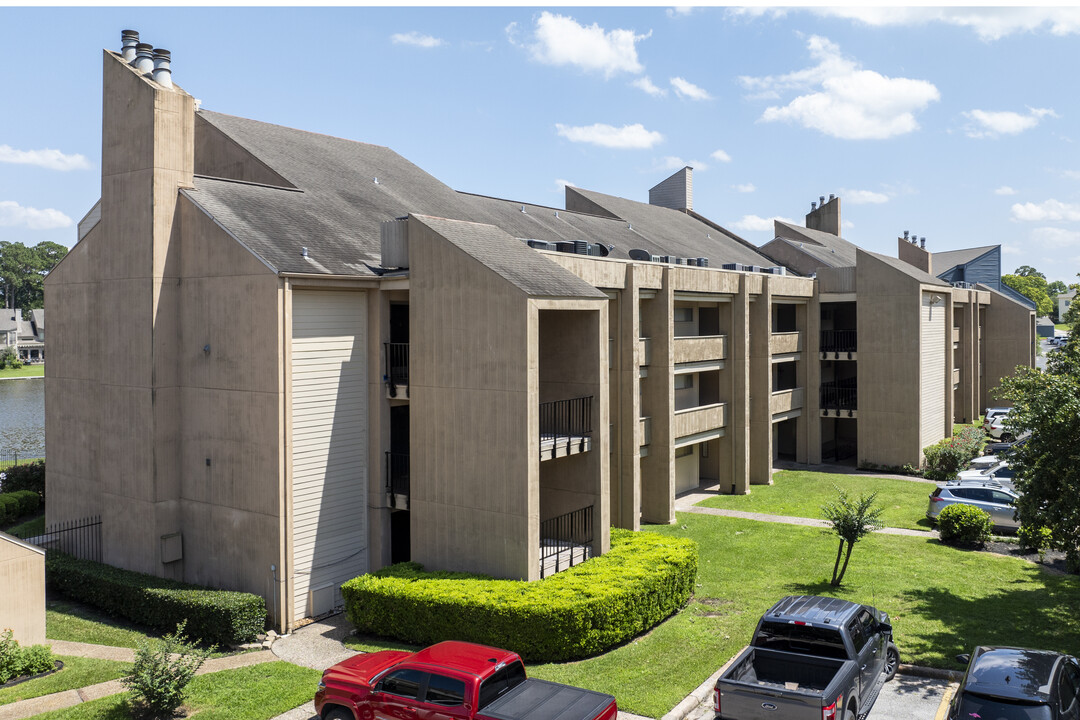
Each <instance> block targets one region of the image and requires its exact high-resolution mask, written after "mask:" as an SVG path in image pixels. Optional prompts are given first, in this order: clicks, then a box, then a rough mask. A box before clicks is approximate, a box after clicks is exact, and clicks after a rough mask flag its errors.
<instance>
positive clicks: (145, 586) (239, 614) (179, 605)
mask: <svg viewBox="0 0 1080 720" xmlns="http://www.w3.org/2000/svg"><path fill="white" fill-rule="evenodd" d="M45 577H46V579H47V580H48V582H49V584H50V585H52V586H54V587H56V588H57V589H59V590H62V591H63V592H64V594H66V595H68V596H69V597H71V598H73V599H75V600H79V601H82V602H84V603H86V604H88V605H92V606H94V607H96V608H99V609H101V610H104V611H105V612H106V613H108V614H109V615H114V616H117V617H123V618H127V619H128V620H131V621H132V622H136V623H140V624H142V625H147V626H149V627H152V628H156V629H158V630H160V631H162V632H173V631H175V630H176V626H177V624H178V623H180V622H181V621H183V620H187V629H186V630H185V634H186V635H187V636H188V637H191V638H194V639H197V640H198V641H199V642H202V643H206V644H216V645H225V646H228V645H236V644H239V643H243V642H248V641H250V640H253V639H254V638H255V636H256V635H258V634H259V633H261V632H262V631H263V628H264V627H265V625H266V603H265V602H264V601H263V599H262V598H261V597H259V596H258V595H252V594H251V593H242V592H232V591H228V590H211V589H209V588H205V587H201V586H199V585H189V584H187V583H182V582H177V581H175V580H168V579H166V578H159V577H154V576H153V575H146V574H143V573H138V572H132V571H131V570H121V569H120V568H116V567H113V566H111V565H103V564H101V563H96V562H92V561H90V560H79V559H76V558H73V557H71V556H70V555H65V554H63V553H59V552H55V551H50V552H49V553H48V555H47V556H46V559H45Z"/></svg>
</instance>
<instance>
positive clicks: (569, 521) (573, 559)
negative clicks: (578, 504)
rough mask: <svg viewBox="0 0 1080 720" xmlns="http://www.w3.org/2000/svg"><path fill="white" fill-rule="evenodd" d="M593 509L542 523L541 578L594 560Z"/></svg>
mask: <svg viewBox="0 0 1080 720" xmlns="http://www.w3.org/2000/svg"><path fill="white" fill-rule="evenodd" d="M592 541H593V506H592V505H589V506H588V507H583V508H581V509H579V510H574V511H573V512H568V513H566V514H565V515H559V516H558V517H554V518H551V519H550V520H544V521H542V522H541V523H540V577H547V576H548V575H552V574H554V573H557V572H559V571H560V570H565V569H567V568H569V567H572V566H574V565H577V564H578V563H580V562H584V561H585V560H588V559H589V558H590V557H592Z"/></svg>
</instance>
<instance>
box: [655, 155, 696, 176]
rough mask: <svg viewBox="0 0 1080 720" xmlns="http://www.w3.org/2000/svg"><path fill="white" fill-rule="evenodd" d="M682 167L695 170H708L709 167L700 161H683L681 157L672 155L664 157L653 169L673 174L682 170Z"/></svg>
mask: <svg viewBox="0 0 1080 720" xmlns="http://www.w3.org/2000/svg"><path fill="white" fill-rule="evenodd" d="M684 167H692V168H694V169H695V170H708V169H709V166H708V165H706V164H705V163H703V162H701V161H700V160H683V159H682V158H681V157H675V156H673V155H668V156H665V157H664V158H663V159H661V160H660V162H659V163H657V164H656V166H655V167H654V168H653V169H654V170H657V171H663V172H675V171H676V170H682V169H683V168H684Z"/></svg>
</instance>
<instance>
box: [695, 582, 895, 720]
mask: <svg viewBox="0 0 1080 720" xmlns="http://www.w3.org/2000/svg"><path fill="white" fill-rule="evenodd" d="M899 660H900V657H899V653H898V652H897V650H896V646H895V645H893V642H892V626H891V625H890V624H889V616H888V615H886V614H885V613H883V612H881V611H879V610H876V609H874V608H872V607H870V606H868V605H859V604H857V603H853V602H848V601H847V600H838V599H836V598H826V597H812V596H804V595H803V596H790V597H786V598H784V599H783V600H781V601H780V602H778V603H776V604H775V605H773V606H772V608H770V609H769V611H768V612H766V613H765V614H764V615H763V616H762V617H761V620H759V621H758V625H757V629H756V630H755V631H754V639H753V640H752V641H751V643H750V647H748V648H746V649H745V650H743V651H742V653H740V655H739V656H738V657H737V658H735V660H734V661H732V663H731V665H730V666H729V667H728V669H727V670H726V671H725V672H724V673H723V674H722V675H721V676H720V678H719V679H718V680H717V681H716V689H715V693H714V702H713V709H714V710H715V711H716V717H717V718H718V719H722V720H763V719H765V718H769V719H770V720H773V719H778V718H784V720H855V718H859V717H864V716H865V715H866V714H867V713H868V712H869V711H870V708H871V706H872V705H873V703H874V700H876V699H877V695H878V692H879V691H880V689H881V684H882V683H884V682H885V681H887V680H890V679H892V677H893V675H895V674H896V668H897V666H898V665H899Z"/></svg>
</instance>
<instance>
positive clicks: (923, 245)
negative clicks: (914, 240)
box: [919, 235, 926, 250]
mask: <svg viewBox="0 0 1080 720" xmlns="http://www.w3.org/2000/svg"><path fill="white" fill-rule="evenodd" d="M919 247H921V248H922V249H923V250H925V249H926V236H925V235H924V236H923V237H922V241H921V243H920V244H919Z"/></svg>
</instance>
